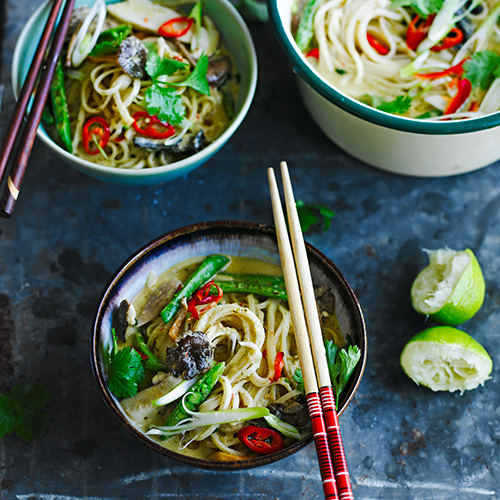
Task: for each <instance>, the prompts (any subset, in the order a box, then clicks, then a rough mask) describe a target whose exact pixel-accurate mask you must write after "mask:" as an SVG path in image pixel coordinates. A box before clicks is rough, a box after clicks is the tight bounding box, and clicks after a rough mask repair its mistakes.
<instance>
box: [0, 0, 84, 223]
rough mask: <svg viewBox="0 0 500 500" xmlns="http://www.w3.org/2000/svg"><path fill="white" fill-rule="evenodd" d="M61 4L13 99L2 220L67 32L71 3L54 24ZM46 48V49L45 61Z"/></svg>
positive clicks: (0, 167)
mask: <svg viewBox="0 0 500 500" xmlns="http://www.w3.org/2000/svg"><path fill="white" fill-rule="evenodd" d="M64 3H65V0H54V3H53V5H52V8H51V10H50V13H49V17H48V19H47V23H46V24H45V27H44V30H43V33H42V35H41V37H40V41H39V42H38V46H37V49H36V51H35V55H34V58H33V61H32V63H31V66H30V69H29V71H28V74H27V76H26V80H25V82H24V84H23V87H22V89H21V92H20V94H19V97H18V99H17V104H16V107H15V109H14V114H13V116H12V119H11V121H10V123H9V127H8V128H7V131H6V134H5V137H4V140H3V143H2V146H1V148H0V186H1V185H2V183H3V182H4V180H5V179H7V180H6V183H5V186H4V190H3V194H2V197H1V199H0V216H2V217H5V218H10V217H11V216H12V211H13V210H14V204H15V203H16V200H17V198H18V196H19V190H20V187H21V182H22V179H23V177H24V172H25V171H26V166H27V164H28V159H29V156H30V153H31V150H32V148H33V143H34V142H35V137H36V131H37V128H38V126H39V124H40V121H41V118H42V112H43V108H44V106H45V102H46V100H47V96H48V94H49V92H50V85H51V82H52V78H53V76H54V71H55V68H56V65H57V61H58V60H59V56H60V54H61V50H62V47H63V43H64V37H65V36H66V32H67V31H68V26H69V22H70V18H71V13H72V11H73V6H74V4H75V0H66V3H65V6H64V9H63V11H62V14H61V18H60V21H59V23H57V19H58V17H59V14H60V11H61V7H62V5H63V4H64ZM56 25H57V28H56ZM54 29H55V32H54ZM51 40H52V43H51ZM49 45H50V50H49V53H48V55H47V57H46V58H45V55H46V53H47V49H48V47H49ZM42 68H43V69H42ZM40 71H41V74H40ZM39 75H40V81H39V83H38V86H37V89H36V92H35V93H34V99H33V104H32V106H31V111H30V113H29V116H28V118H27V121H26V125H25V127H24V131H23V133H22V135H21V139H20V140H19V144H18V146H17V148H15V144H16V141H17V138H18V137H19V135H20V133H21V128H22V125H23V118H24V116H25V115H26V111H27V109H28V104H29V101H30V99H31V96H32V95H33V91H34V90H35V86H36V84H37V79H38V76H39ZM14 153H16V156H15V159H14V160H13V163H12V166H11V169H10V173H9V170H8V165H9V163H10V161H11V160H12V157H13V155H14Z"/></svg>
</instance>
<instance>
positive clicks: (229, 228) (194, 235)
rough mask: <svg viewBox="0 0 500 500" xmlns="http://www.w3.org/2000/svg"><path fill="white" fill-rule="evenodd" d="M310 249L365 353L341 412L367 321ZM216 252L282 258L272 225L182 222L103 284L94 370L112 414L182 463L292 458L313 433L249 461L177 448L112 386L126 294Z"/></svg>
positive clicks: (328, 265)
mask: <svg viewBox="0 0 500 500" xmlns="http://www.w3.org/2000/svg"><path fill="white" fill-rule="evenodd" d="M307 251H308V256H309V261H310V265H311V271H312V277H313V282H314V285H315V286H318V285H327V286H329V287H330V288H331V290H332V291H333V293H334V294H335V298H336V301H335V304H336V305H335V308H336V310H335V313H336V315H337V318H338V321H339V324H340V327H341V330H342V332H343V334H344V335H350V336H351V337H352V339H353V341H354V342H355V344H357V345H358V347H359V348H360V349H361V352H362V358H361V360H360V362H359V363H358V366H357V367H356V370H355V372H354V374H353V376H352V377H351V379H350V381H349V384H348V386H347V387H346V389H345V391H344V392H343V395H342V398H341V400H340V407H339V411H338V414H339V415H341V414H342V412H343V411H344V410H345V408H346V407H347V405H348V404H349V402H350V401H351V399H352V397H353V395H354V393H355V392H356V389H357V388H358V386H359V383H360V381H361V377H362V375H363V371H364V368H365V362H366V330H365V323H364V320H363V315H362V312H361V308H360V306H359V303H358V301H357V299H356V297H355V295H354V293H353V291H352V289H351V287H350V286H349V283H348V282H347V281H346V279H345V278H344V276H343V275H342V274H341V272H340V271H339V270H338V269H337V268H336V267H335V265H334V264H333V263H332V262H331V261H330V260H329V259H328V258H327V257H325V255H323V254H322V253H321V252H320V251H318V250H316V249H315V248H314V247H313V246H311V245H309V244H307ZM212 253H222V254H227V255H233V256H247V257H253V258H258V259H262V260H265V261H268V262H271V263H274V264H278V265H279V263H280V259H279V253H278V247H277V242H276V233H275V231H274V228H272V227H269V226H264V225H260V224H252V223H248V222H238V221H218V222H205V223H201V224H195V225H192V226H188V227H183V228H180V229H177V230H175V231H172V232H170V233H167V234H165V235H163V236H160V237H159V238H156V239H155V240H153V241H151V242H150V243H148V244H147V245H146V246H144V247H143V248H141V249H140V250H139V251H137V252H136V253H135V254H133V255H132V256H131V257H130V258H129V259H127V260H126V261H125V263H124V264H123V265H122V266H121V267H120V268H119V269H118V271H117V272H116V273H115V275H114V276H113V277H112V278H111V281H110V282H109V283H108V284H107V285H106V288H105V289H104V292H103V294H102V297H101V299H100V301H99V306H98V309H97V313H96V317H95V321H94V327H93V330H92V335H91V338H90V350H91V363H92V370H93V372H94V376H95V380H96V382H97V387H98V389H99V392H100V394H101V396H102V398H103V400H104V402H105V403H106V405H107V407H108V408H109V409H110V411H111V413H112V414H113V415H114V416H115V417H116V418H117V419H118V421H119V422H120V423H121V424H122V425H123V427H124V428H125V429H127V431H129V432H130V433H132V434H133V435H134V436H135V437H137V438H138V439H140V440H141V441H143V442H144V443H146V444H147V445H148V446H150V447H151V448H153V449H154V450H156V451H158V452H160V453H162V454H163V455H165V456H167V457H169V458H173V459H175V460H177V461H179V462H183V463H185V464H189V465H193V466H196V467H200V468H203V469H214V470H237V469H250V468H254V467H259V466H261V465H268V464H270V463H272V462H275V461H277V460H280V459H282V458H285V457H288V456H289V455H291V454H293V453H295V452H296V451H298V450H300V449H301V448H303V447H304V446H306V445H307V444H309V443H310V442H311V441H312V436H310V437H306V438H304V439H302V440H300V441H297V442H296V443H295V444H294V445H292V446H290V447H287V448H285V449H283V450H281V451H279V452H277V453H274V454H271V455H262V456H261V457H258V458H251V459H249V460H246V461H234V462H219V461H213V460H203V459H199V458H192V457H188V456H185V455H182V454H181V453H176V452H174V451H172V450H170V449H167V448H164V447H163V446H161V445H160V444H159V443H158V442H157V441H154V440H153V439H151V438H150V437H148V436H146V435H145V434H144V433H143V432H142V431H140V430H139V429H137V428H136V427H135V426H134V424H133V422H132V421H131V420H130V419H129V418H128V417H127V415H126V414H125V413H124V411H123V410H122V409H121V406H120V404H119V402H118V400H117V399H116V398H115V397H114V396H113V394H112V393H111V392H110V390H109V389H108V383H107V375H106V372H105V370H104V366H103V362H102V359H101V352H103V348H105V347H106V346H109V345H110V343H111V325H112V318H113V314H114V312H115V311H116V309H117V308H118V306H119V304H120V302H121V301H122V300H123V299H128V300H132V299H133V297H135V296H136V294H137V293H138V292H139V290H141V289H142V288H143V286H144V283H145V282H146V279H147V276H148V275H149V273H150V272H151V271H152V270H154V271H156V273H157V274H160V273H161V272H163V271H165V270H167V269H169V268H170V267H172V266H174V265H175V264H178V263H179V262H182V261H184V260H187V259H190V258H193V257H201V256H206V255H209V254H212Z"/></svg>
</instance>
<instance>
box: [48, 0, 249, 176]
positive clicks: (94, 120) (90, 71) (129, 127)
mask: <svg viewBox="0 0 500 500" xmlns="http://www.w3.org/2000/svg"><path fill="white" fill-rule="evenodd" d="M73 18H74V19H73V21H72V23H71V25H70V29H69V34H68V37H67V43H66V45H65V48H64V50H63V56H62V59H61V61H60V64H59V66H58V69H57V71H56V77H55V79H54V82H53V85H52V100H51V102H50V103H49V106H48V109H47V110H46V120H45V122H44V126H45V128H46V129H47V130H48V132H49V133H50V134H51V136H52V137H53V138H54V140H55V141H56V142H57V143H58V144H60V145H61V146H62V147H63V148H64V149H65V150H66V151H68V152H70V153H72V154H74V155H75V156H77V157H79V158H82V159H84V160H87V161H90V162H93V163H97V164H99V165H103V166H108V167H116V168H121V169H129V170H130V169H133V170H137V169H145V168H151V167H158V166H163V165H168V164H171V163H174V162H176V161H179V160H182V159H183V158H187V157H190V156H191V155H194V154H195V153H197V152H199V151H201V150H203V149H204V148H205V147H206V146H208V145H210V144H212V143H213V142H214V141H215V140H216V139H217V138H218V137H220V136H221V134H223V132H224V131H225V130H226V129H227V128H228V126H229V125H230V123H231V121H232V119H233V117H234V115H235V102H236V100H237V97H238V87H239V85H238V77H237V68H236V67H235V64H234V61H233V58H232V56H231V54H230V53H229V52H228V51H227V49H226V47H225V46H224V43H223V40H222V38H221V35H220V32H219V30H218V28H217V27H216V25H215V24H214V22H213V21H212V19H211V18H210V17H209V16H207V15H205V13H204V9H203V5H202V3H201V2H192V3H191V4H189V3H186V2H179V4H178V5H177V4H176V3H175V2H173V3H169V7H166V6H164V5H161V4H156V3H153V2H151V1H150V0H125V1H122V2H119V3H112V4H109V5H107V6H106V4H105V2H104V0H96V1H95V2H94V3H93V5H92V6H90V7H80V8H78V9H75V11H74V13H73ZM51 124H52V125H51Z"/></svg>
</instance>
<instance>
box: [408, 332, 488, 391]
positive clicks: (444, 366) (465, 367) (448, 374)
mask: <svg viewBox="0 0 500 500" xmlns="http://www.w3.org/2000/svg"><path fill="white" fill-rule="evenodd" d="M400 363H401V367H402V368H403V370H404V372H405V373H406V374H407V375H408V377H410V378H411V379H412V380H413V381H414V382H415V383H416V384H417V385H422V386H424V387H428V388H429V389H431V390H433V391H449V392H455V391H460V393H461V394H463V392H464V391H467V390H472V389H476V388H477V387H478V386H480V385H483V384H484V383H485V382H486V381H487V380H488V379H490V378H491V377H490V374H491V371H492V369H493V361H492V360H491V358H490V356H489V354H488V353H487V351H486V350H485V349H484V347H483V346H482V345H481V344H480V343H479V342H477V341H476V340H474V339H473V338H472V337H471V336H470V335H468V334H467V333H465V332H463V331H462V330H458V329H457V328H452V327H449V326H441V327H433V328H428V329H426V330H423V331H422V332H420V333H418V334H417V335H415V336H414V337H413V338H412V339H411V340H410V341H409V342H408V343H407V344H406V346H405V347H404V349H403V351H402V353H401V358H400Z"/></svg>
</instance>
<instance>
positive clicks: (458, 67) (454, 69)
mask: <svg viewBox="0 0 500 500" xmlns="http://www.w3.org/2000/svg"><path fill="white" fill-rule="evenodd" d="M469 59H470V58H469V57H466V58H465V59H463V60H462V61H460V62H459V63H458V64H455V66H451V67H449V68H448V69H445V70H443V71H437V72H435V73H415V76H418V77H419V78H426V79H429V80H435V79H436V78H442V77H443V76H461V75H463V73H464V63H465V61H468V60H469Z"/></svg>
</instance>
